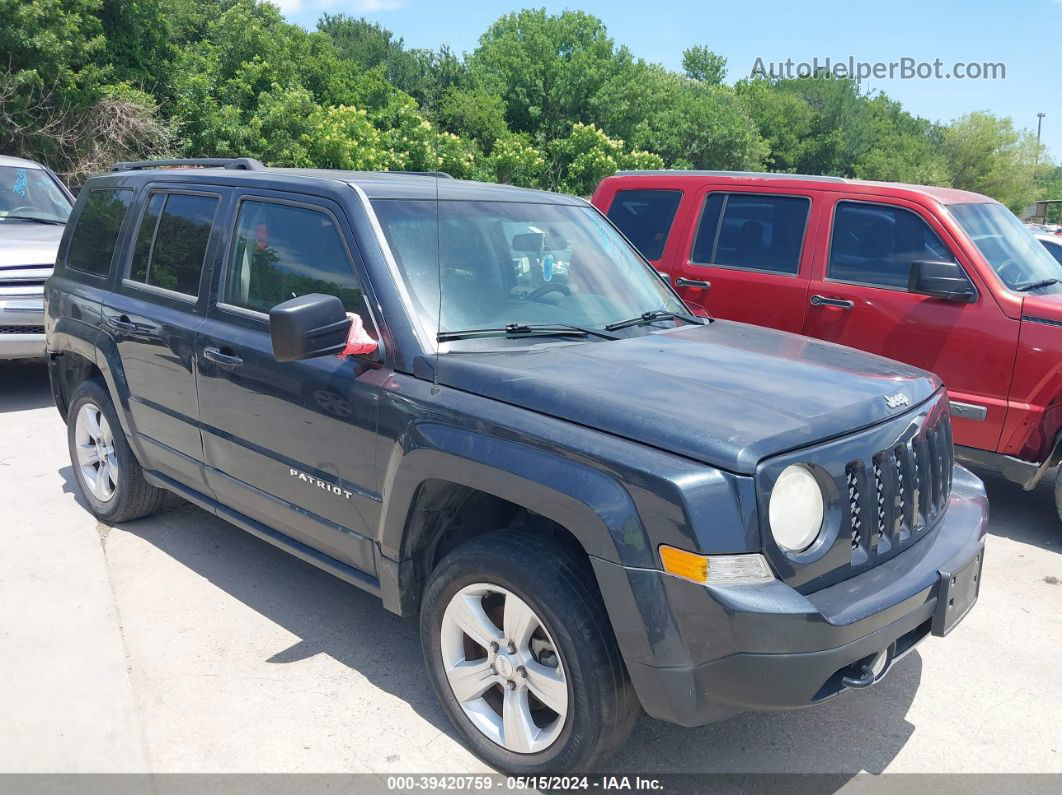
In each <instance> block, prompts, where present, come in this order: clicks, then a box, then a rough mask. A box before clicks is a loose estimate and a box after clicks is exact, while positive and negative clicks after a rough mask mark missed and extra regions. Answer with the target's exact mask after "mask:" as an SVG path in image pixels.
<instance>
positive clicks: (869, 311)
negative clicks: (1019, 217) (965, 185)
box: [804, 194, 1019, 450]
mask: <svg viewBox="0 0 1062 795" xmlns="http://www.w3.org/2000/svg"><path fill="white" fill-rule="evenodd" d="M827 203H828V207H827V208H825V209H826V210H827V212H826V217H827V218H828V219H830V220H829V225H828V228H827V229H826V230H825V231H826V235H824V237H826V239H828V241H829V243H828V246H827V247H826V249H825V251H824V256H823V257H822V261H821V262H818V263H816V272H815V276H814V278H813V279H812V282H811V294H810V297H809V300H808V315H807V321H806V323H805V326H804V333H805V334H807V335H808V336H811V337H818V338H819V339H824V340H829V341H830V342H838V343H840V344H842V345H849V346H851V347H853V348H859V349H861V350H864V351H869V352H871V353H877V354H880V355H882V356H886V357H888V358H890V359H898V360H899V361H902V362H907V363H908V364H913V365H915V366H917V367H922V368H924V369H926V370H929V371H931V372H934V373H936V374H937V375H939V376H940V377H941V379H942V380H943V381H944V383H945V384H946V385H947V387H948V391H949V393H950V397H951V400H952V404H953V416H954V421H955V422H954V428H955V441H956V443H957V444H961V445H966V446H969V447H976V448H980V449H984V450H995V449H996V446H997V444H998V442H999V437H1000V432H1001V430H1002V427H1003V421H1004V418H1005V416H1006V405H1007V393H1008V390H1009V388H1010V381H1011V373H1012V369H1013V366H1014V357H1015V353H1016V350H1017V341H1018V330H1019V323H1018V322H1017V321H1015V320H1011V319H1009V318H1007V317H1006V316H1005V315H1004V314H1003V313H1002V311H1000V308H999V306H998V305H997V304H996V303H995V301H994V299H993V298H992V296H991V293H990V292H989V291H988V290H986V289H984V286H983V285H982V284H981V283H980V282H979V280H978V277H977V274H976V271H975V270H974V269H973V268H972V267H971V266H970V263H969V262H967V261H965V255H964V254H963V253H962V249H961V247H960V246H958V245H956V243H955V241H954V240H952V238H951V237H950V235H949V234H948V232H947V230H946V229H945V228H944V227H943V226H942V225H941V224H940V223H939V222H938V221H937V220H936V219H935V218H934V217H933V215H932V213H930V212H927V211H926V210H925V209H924V208H922V207H920V206H919V205H917V204H915V203H913V202H906V201H903V200H901V199H887V200H886V199H881V200H877V199H873V200H863V199H860V200H859V201H856V200H853V199H850V198H847V197H845V196H843V195H841V194H831V195H830V196H829V197H828V200H827ZM917 259H936V260H941V259H943V260H956V261H958V262H960V264H962V265H963V267H964V268H965V270H966V273H967V275H968V276H970V277H971V281H972V282H973V283H974V285H975V287H977V290H978V296H977V299H976V301H974V302H973V303H965V302H961V301H947V300H942V299H937V298H930V297H929V296H924V295H916V294H913V293H909V292H908V291H907V277H908V274H909V272H910V269H911V263H912V262H913V261H914V260H917Z"/></svg>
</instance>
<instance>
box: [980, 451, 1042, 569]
mask: <svg viewBox="0 0 1062 795" xmlns="http://www.w3.org/2000/svg"><path fill="white" fill-rule="evenodd" d="M974 474H976V475H977V477H979V478H981V480H983V481H984V483H985V489H986V490H987V491H988V505H989V511H990V514H991V515H990V518H989V526H988V532H989V534H990V535H994V536H1001V537H1003V538H1009V539H1012V540H1014V541H1020V542H1021V543H1023V544H1032V545H1033V546H1037V547H1041V548H1042V549H1051V550H1054V551H1055V552H1062V519H1059V516H1058V509H1057V508H1056V507H1055V477H1056V475H1055V474H1054V473H1050V472H1049V473H1048V474H1047V475H1046V476H1045V477H1044V479H1043V480H1042V481H1040V485H1038V486H1037V487H1036V488H1035V489H1033V490H1032V491H1024V490H1023V489H1022V487H1021V486H1019V485H1017V484H1016V483H1011V482H1010V481H1009V480H1007V479H1006V478H1005V477H1003V476H1002V475H1000V474H999V473H998V472H988V471H983V470H974Z"/></svg>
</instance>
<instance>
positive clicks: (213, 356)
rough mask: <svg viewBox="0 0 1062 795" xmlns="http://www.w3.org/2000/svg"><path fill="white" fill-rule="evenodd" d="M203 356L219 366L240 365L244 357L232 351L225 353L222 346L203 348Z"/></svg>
mask: <svg viewBox="0 0 1062 795" xmlns="http://www.w3.org/2000/svg"><path fill="white" fill-rule="evenodd" d="M203 358H204V359H207V360H209V361H211V362H213V363H214V364H216V365H218V366H219V367H239V366H240V365H241V364H243V359H241V358H240V357H239V356H234V355H232V354H231V353H223V352H222V351H221V349H220V348H203Z"/></svg>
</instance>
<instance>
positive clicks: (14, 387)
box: [0, 360, 52, 413]
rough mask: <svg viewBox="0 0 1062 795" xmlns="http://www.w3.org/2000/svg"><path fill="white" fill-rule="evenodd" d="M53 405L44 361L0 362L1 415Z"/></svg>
mask: <svg viewBox="0 0 1062 795" xmlns="http://www.w3.org/2000/svg"><path fill="white" fill-rule="evenodd" d="M51 405H52V390H51V387H50V386H49V385H48V366H47V365H46V364H45V363H44V362H43V361H37V360H31V361H13V362H4V361H0V413H4V412H8V411H29V410H30V409H40V408H44V407H45V406H51Z"/></svg>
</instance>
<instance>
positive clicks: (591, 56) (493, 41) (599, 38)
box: [468, 8, 631, 141]
mask: <svg viewBox="0 0 1062 795" xmlns="http://www.w3.org/2000/svg"><path fill="white" fill-rule="evenodd" d="M630 62H631V55H630V52H629V51H628V50H627V49H626V48H624V47H616V46H615V44H614V43H613V41H612V39H611V38H609V36H608V32H607V31H606V29H605V26H604V24H603V23H602V22H601V20H599V19H597V18H596V17H593V16H590V15H589V14H585V13H583V12H581V11H564V12H562V13H560V14H557V15H554V16H550V15H547V14H546V11H545V9H541V8H539V9H525V10H523V11H517V12H514V13H511V14H506V15H505V16H503V17H501V18H500V19H498V20H497V21H495V22H494V24H493V25H491V26H490V28H488V29H487V32H486V33H484V34H483V35H482V36H481V37H480V40H479V47H478V48H477V49H476V50H475V52H473V53H472V56H471V57H470V59H469V63H468V67H469V78H470V80H471V81H472V82H473V85H475V87H476V88H478V89H481V90H483V91H486V92H487V93H491V94H497V95H498V96H500V97H501V98H502V99H503V100H504V101H505V107H506V121H507V122H508V124H509V128H510V129H511V130H512V131H513V132H522V133H528V134H529V135H531V136H532V137H533V138H534V139H535V140H537V141H552V140H554V139H557V138H562V137H564V136H566V135H567V134H568V132H569V130H571V128H572V125H573V124H576V123H584V124H587V123H592V122H593V121H594V119H593V118H592V116H591V112H592V107H593V105H594V96H595V94H596V93H597V91H598V90H600V89H601V87H602V86H604V85H605V84H606V83H607V82H608V81H609V80H610V78H612V77H613V76H614V75H616V74H617V73H618V72H619V71H621V70H622V69H623V67H624V66H625V65H627V64H629V63H630Z"/></svg>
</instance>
